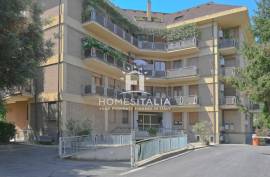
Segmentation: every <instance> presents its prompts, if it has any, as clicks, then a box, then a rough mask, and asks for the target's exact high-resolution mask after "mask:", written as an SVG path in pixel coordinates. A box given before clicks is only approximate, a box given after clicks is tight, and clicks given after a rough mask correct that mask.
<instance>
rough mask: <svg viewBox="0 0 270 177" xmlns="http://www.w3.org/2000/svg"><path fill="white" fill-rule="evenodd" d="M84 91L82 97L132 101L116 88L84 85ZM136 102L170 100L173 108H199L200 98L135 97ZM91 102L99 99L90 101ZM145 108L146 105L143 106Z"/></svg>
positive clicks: (162, 101)
mask: <svg viewBox="0 0 270 177" xmlns="http://www.w3.org/2000/svg"><path fill="white" fill-rule="evenodd" d="M82 88H83V90H82V96H90V97H96V96H103V97H107V98H115V99H125V100H126V101H129V99H131V96H130V95H128V94H121V93H122V91H123V90H121V89H115V88H105V87H104V86H93V85H90V84H89V85H84V86H83V87H82ZM134 99H135V101H136V102H137V99H141V100H144V103H142V102H141V100H139V101H138V103H139V104H145V102H146V101H145V100H147V99H151V100H152V103H164V102H165V99H169V100H170V103H171V106H182V107H183V106H187V107H190V106H191V107H192V106H199V99H198V96H196V95H194V96H178V97H162V98H161V97H156V96H146V95H144V96H136V95H135V96H134ZM90 100H91V101H94V100H96V101H97V103H98V100H97V99H90ZM143 106H145V105H143Z"/></svg>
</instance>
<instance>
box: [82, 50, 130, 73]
mask: <svg viewBox="0 0 270 177" xmlns="http://www.w3.org/2000/svg"><path fill="white" fill-rule="evenodd" d="M124 60H127V59H125V58H122V59H121V58H118V59H116V58H114V57H113V56H110V55H108V54H105V53H104V52H102V51H101V50H98V49H96V48H92V49H90V50H85V51H84V63H85V64H86V65H88V66H89V67H91V68H92V69H96V70H99V71H106V72H109V73H110V74H112V73H117V74H122V72H121V71H131V70H132V68H133V65H132V64H129V63H127V62H125V61H124ZM104 68H106V70H105V69H104Z"/></svg>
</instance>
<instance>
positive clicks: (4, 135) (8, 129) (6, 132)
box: [0, 121, 16, 143]
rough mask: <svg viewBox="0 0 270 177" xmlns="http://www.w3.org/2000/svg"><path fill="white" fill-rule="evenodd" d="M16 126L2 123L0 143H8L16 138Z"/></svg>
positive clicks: (0, 125) (0, 123)
mask: <svg viewBox="0 0 270 177" xmlns="http://www.w3.org/2000/svg"><path fill="white" fill-rule="evenodd" d="M15 134H16V129H15V125H14V124H11V123H8V122H4V121H0V143H8V142H9V140H11V139H12V138H14V137H15Z"/></svg>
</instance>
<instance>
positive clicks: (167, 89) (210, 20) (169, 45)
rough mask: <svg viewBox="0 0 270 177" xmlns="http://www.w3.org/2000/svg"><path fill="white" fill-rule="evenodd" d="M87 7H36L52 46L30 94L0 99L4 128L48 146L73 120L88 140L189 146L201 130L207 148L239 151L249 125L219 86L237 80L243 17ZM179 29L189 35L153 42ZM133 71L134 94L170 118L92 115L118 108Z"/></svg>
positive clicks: (233, 10) (242, 13)
mask: <svg viewBox="0 0 270 177" xmlns="http://www.w3.org/2000/svg"><path fill="white" fill-rule="evenodd" d="M93 2H95V3H96V5H97V6H98V7H97V6H95V5H93V6H86V5H85V4H83V0H76V1H75V0H62V1H60V0H42V1H41V4H42V7H43V9H44V14H43V18H44V19H49V22H50V23H48V24H46V25H45V26H44V33H45V38H46V39H51V40H52V41H53V42H54V43H55V47H54V56H52V57H51V58H49V59H48V60H47V62H46V63H43V64H42V66H41V68H40V73H37V75H38V79H37V80H36V81H35V82H33V84H32V86H31V87H29V88H28V89H27V88H26V87H22V88H17V89H16V90H15V91H13V92H10V93H9V94H7V95H6V97H5V99H6V103H7V108H8V115H7V117H8V120H9V121H11V122H14V123H15V124H16V126H17V129H18V132H20V130H25V129H27V130H29V129H30V130H31V131H33V132H35V133H36V134H37V135H39V136H49V137H53V138H54V139H55V140H56V138H57V136H59V135H62V134H65V129H66V124H67V122H68V120H76V121H78V122H85V121H86V122H88V124H89V127H91V129H92V133H93V134H97V135H101V134H109V133H127V132H129V131H130V130H131V129H132V128H135V129H136V130H137V131H138V132H145V131H146V130H147V129H149V128H157V129H163V130H174V131H181V130H182V131H184V132H186V133H187V134H188V139H189V141H196V140H197V139H198V138H199V137H198V136H197V135H196V134H195V133H194V132H193V130H192V127H193V125H195V124H196V123H197V122H201V121H206V122H208V123H209V125H210V126H209V129H210V130H211V134H212V136H211V138H210V141H212V142H214V143H248V141H249V138H250V135H251V132H252V117H250V116H248V115H246V114H245V113H243V112H241V111H240V110H239V106H238V104H241V105H244V106H246V107H248V108H254V106H250V104H249V102H248V100H247V99H246V98H245V97H244V95H242V94H241V93H239V92H238V91H236V90H235V89H234V88H233V87H231V86H230V85H229V84H227V83H225V82H224V78H225V77H231V76H233V77H237V74H236V72H235V69H236V68H238V67H243V66H244V61H243V58H242V56H241V55H240V53H239V51H238V49H239V48H240V47H241V45H242V44H243V41H244V40H245V39H252V36H251V35H250V34H249V32H248V30H247V29H248V25H249V17H248V10H247V8H246V7H241V6H231V5H223V4H216V3H207V4H202V5H200V6H197V7H192V8H190V9H186V10H183V11H179V12H175V13H162V12H152V11H151V2H150V1H148V2H147V8H146V11H138V10H131V9H120V8H118V7H116V6H115V5H113V4H111V3H110V2H107V1H94V0H93ZM95 3H94V4H95ZM99 3H100V4H99ZM175 5H177V4H175ZM82 14H83V15H82ZM123 19H125V20H124V21H123V23H121V21H122V20H123ZM117 20H118V21H117ZM127 22H129V24H128V25H129V27H127V26H128V25H127ZM191 24H192V25H191ZM187 25H190V26H193V27H192V28H191V27H190V28H189V29H192V30H194V29H195V28H196V29H197V30H198V31H199V33H198V34H199V35H195V33H194V36H193V37H192V36H190V35H189V36H188V37H184V38H182V39H181V40H179V39H178V40H173V39H170V40H168V38H166V36H165V38H164V35H163V36H162V35H161V32H160V31H165V30H167V31H174V30H170V29H178V28H181V27H183V26H184V27H185V26H187ZM130 26H131V28H130ZM132 29H133V31H132ZM136 30H137V31H138V30H141V31H142V33H141V34H138V33H136ZM183 30H184V28H183ZM134 31H135V32H134ZM156 31H159V32H160V33H158V32H156ZM175 31H176V32H175V33H179V31H178V32H177V30H175ZM93 44H95V45H93ZM96 44H98V47H97V45H96ZM102 46H104V47H102ZM115 53H117V55H116V54H115ZM134 67H135V68H140V71H141V72H142V73H143V74H144V75H145V78H146V79H145V80H144V91H146V92H147V93H149V94H150V95H151V98H158V99H160V100H162V99H164V98H169V99H170V101H171V105H170V109H168V110H162V109H154V110H151V109H149V110H140V111H137V109H133V110H126V109H123V110H103V109H100V105H99V99H100V98H105V99H107V98H115V99H117V98H119V97H118V96H119V92H121V91H123V90H125V89H126V87H125V80H123V78H124V77H125V75H126V73H128V72H131V71H132V70H133V69H134ZM136 83H137V82H134V84H133V85H134V88H133V89H135V88H137V87H138V86H136ZM135 107H136V106H135ZM137 107H140V105H137ZM141 107H147V106H141Z"/></svg>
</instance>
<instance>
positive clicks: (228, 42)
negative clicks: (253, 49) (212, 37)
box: [219, 39, 238, 48]
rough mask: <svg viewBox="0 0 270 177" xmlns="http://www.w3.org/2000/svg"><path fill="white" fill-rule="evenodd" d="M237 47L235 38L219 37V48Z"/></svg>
mask: <svg viewBox="0 0 270 177" xmlns="http://www.w3.org/2000/svg"><path fill="white" fill-rule="evenodd" d="M227 47H238V40H236V39H221V40H219V48H227Z"/></svg>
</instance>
